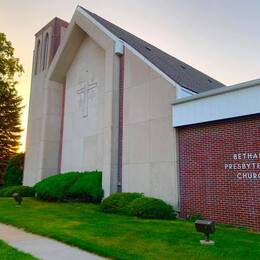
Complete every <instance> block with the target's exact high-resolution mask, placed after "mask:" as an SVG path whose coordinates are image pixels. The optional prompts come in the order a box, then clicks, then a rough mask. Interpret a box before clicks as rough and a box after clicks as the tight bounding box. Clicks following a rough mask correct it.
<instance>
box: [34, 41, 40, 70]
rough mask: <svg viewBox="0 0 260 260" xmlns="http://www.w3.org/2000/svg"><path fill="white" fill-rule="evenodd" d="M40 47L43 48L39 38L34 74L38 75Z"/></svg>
mask: <svg viewBox="0 0 260 260" xmlns="http://www.w3.org/2000/svg"><path fill="white" fill-rule="evenodd" d="M40 48H41V41H40V40H38V42H37V46H36V56H35V57H36V58H35V70H34V74H35V75H36V74H37V73H38V68H39V63H40Z"/></svg>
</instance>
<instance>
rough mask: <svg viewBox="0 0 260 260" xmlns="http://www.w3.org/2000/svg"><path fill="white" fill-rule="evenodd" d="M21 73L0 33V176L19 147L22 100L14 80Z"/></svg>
mask: <svg viewBox="0 0 260 260" xmlns="http://www.w3.org/2000/svg"><path fill="white" fill-rule="evenodd" d="M22 72H23V67H22V65H21V64H20V62H19V59H18V58H15V57H14V48H13V47H12V44H11V42H10V41H8V40H7V38H6V36H5V34H4V33H0V174H1V172H3V169H4V167H5V165H6V162H7V160H8V159H9V158H10V157H11V156H13V155H15V154H16V153H17V151H18V149H19V145H20V137H21V132H22V128H21V113H22V105H21V103H22V98H21V97H20V96H18V93H17V90H16V84H17V81H16V78H17V75H20V74H21V73H22ZM0 181H1V180H0Z"/></svg>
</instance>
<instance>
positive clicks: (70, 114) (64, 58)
mask: <svg viewBox="0 0 260 260" xmlns="http://www.w3.org/2000/svg"><path fill="white" fill-rule="evenodd" d="M259 90H260V80H255V81H250V82H246V83H242V84H238V85H235V86H229V87H227V86H225V85H224V84H222V83H220V82H219V81H217V80H215V79H213V78H211V77H209V76H207V75H205V74H204V73H202V72H200V71H198V70H196V69H194V68H192V67H191V66H189V65H188V64H185V63H184V62H182V61H180V60H178V59H176V58H174V57H172V56H170V55H169V54H167V53H165V52H163V51H161V50H160V49H158V48H156V47H155V46H153V45H151V44H149V43H147V42H145V41H144V40H142V39H140V38H138V37H136V36H134V35H133V34H131V33H129V32H127V31H125V30H123V29H121V28H119V27H118V26H116V25H114V24H112V23H110V22H109V21H107V20H105V19H103V18H101V17H100V16H98V15H96V14H94V13H92V12H90V11H88V10H86V9H84V8H83V7H81V6H78V7H77V9H76V10H75V13H74V15H73V17H72V20H71V21H70V23H67V22H65V21H63V20H61V19H59V18H55V19H53V20H52V21H51V22H50V23H48V24H47V25H46V26H44V27H43V28H42V29H41V30H40V31H39V32H37V33H36V35H35V50H34V60H33V71H32V83H31V97H30V107H29V121H28V133H27V144H26V158H25V170H24V180H23V182H24V185H28V186H33V185H34V184H35V183H37V182H38V181H40V180H42V179H44V178H46V177H48V176H51V175H55V174H60V173H65V172H69V171H93V170H100V171H102V173H103V174H102V185H103V189H104V194H105V197H106V196H108V195H110V194H111V193H113V192H117V191H119V192H120V191H123V192H143V193H144V194H145V195H147V196H152V197H157V198H160V199H163V200H165V201H166V202H168V203H170V204H172V205H173V206H174V207H175V208H176V209H178V210H180V215H181V216H183V217H187V216H190V215H196V214H202V215H203V216H205V217H208V218H212V219H214V220H216V221H218V222H221V223H229V224H234V225H246V226H250V227H253V228H256V229H258V228H260V224H259V223H260V206H259V205H260V203H259V198H260V193H259V192H260V189H259V188H260V117H259V113H260V105H259V104H260V102H258V97H259V95H260V92H259ZM248 205H250V206H248ZM236 215H237V216H239V217H236ZM235 218H236V219H235ZM257 221H258V224H257Z"/></svg>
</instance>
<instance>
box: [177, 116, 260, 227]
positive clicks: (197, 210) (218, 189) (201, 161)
mask: <svg viewBox="0 0 260 260" xmlns="http://www.w3.org/2000/svg"><path fill="white" fill-rule="evenodd" d="M178 139H179V156H180V190H181V216H182V217H187V216H188V215H196V214H200V215H202V216H203V217H205V218H209V219H213V220H215V221H216V222H219V223H225V224H232V225H237V226H247V227H251V228H253V229H257V230H260V158H259V157H260V115H257V116H253V117H246V118H239V119H233V120H226V121H219V122H213V123H206V124H198V125H193V126H186V127H181V128H179V129H178ZM244 153H246V154H244ZM255 153H256V154H257V156H256V155H255ZM251 157H253V158H251ZM256 157H258V158H256ZM243 163H245V165H244V164H243ZM245 167H246V169H245ZM243 174H244V175H243ZM245 174H246V175H245ZM247 174H249V175H247ZM251 174H252V175H251ZM243 176H249V177H250V176H253V179H248V178H247V179H246V178H243Z"/></svg>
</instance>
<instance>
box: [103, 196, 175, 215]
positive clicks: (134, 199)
mask: <svg viewBox="0 0 260 260" xmlns="http://www.w3.org/2000/svg"><path fill="white" fill-rule="evenodd" d="M100 210H101V211H103V212H105V213H113V214H122V215H130V216H136V217H139V218H146V219H175V218H176V213H175V211H174V210H173V208H172V206H171V205H169V204H167V203H165V202H164V201H163V200H160V199H156V198H149V197H145V196H144V195H143V194H142V193H130V192H120V193H114V194H112V195H110V196H109V197H107V198H106V199H104V200H103V201H102V203H101V205H100Z"/></svg>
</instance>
